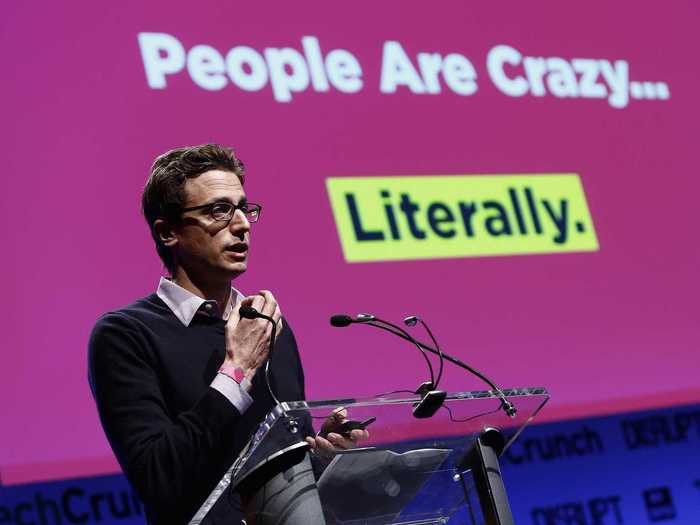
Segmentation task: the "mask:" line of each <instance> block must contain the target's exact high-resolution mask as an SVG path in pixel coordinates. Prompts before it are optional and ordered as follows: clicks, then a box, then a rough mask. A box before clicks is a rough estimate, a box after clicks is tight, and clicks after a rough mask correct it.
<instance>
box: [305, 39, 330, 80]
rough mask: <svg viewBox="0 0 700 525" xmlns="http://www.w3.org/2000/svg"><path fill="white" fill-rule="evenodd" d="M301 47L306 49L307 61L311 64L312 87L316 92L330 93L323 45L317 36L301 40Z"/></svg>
mask: <svg viewBox="0 0 700 525" xmlns="http://www.w3.org/2000/svg"><path fill="white" fill-rule="evenodd" d="M301 46H302V47H303V48H304V55H306V61H307V62H308V63H309V73H310V74H311V85H312V86H313V87H314V89H315V90H316V91H328V90H329V89H330V87H329V86H328V79H327V78H326V71H325V69H323V55H322V54H321V45H320V44H319V43H318V38H316V37H315V36H305V37H304V38H302V39H301Z"/></svg>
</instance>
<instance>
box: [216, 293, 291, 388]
mask: <svg viewBox="0 0 700 525" xmlns="http://www.w3.org/2000/svg"><path fill="white" fill-rule="evenodd" d="M244 304H245V305H248V306H251V307H253V308H255V309H256V310H257V311H258V312H260V313H262V314H265V315H267V316H269V317H272V318H273V319H274V320H275V322H276V323H277V335H279V333H280V332H281V330H282V321H281V317H282V313H281V312H280V309H279V305H278V304H277V300H276V299H275V297H274V295H272V293H271V292H270V291H268V290H261V291H260V292H259V293H258V294H257V295H254V296H251V297H246V298H245V299H243V301H241V302H240V303H238V304H237V305H236V307H235V308H234V310H233V311H232V312H231V316H230V317H229V319H228V321H227V322H226V358H225V359H224V364H225V365H231V366H234V367H236V368H241V369H243V371H244V372H245V377H246V378H247V379H248V380H249V381H252V379H253V376H254V375H255V371H256V370H257V369H258V368H259V367H260V365H262V363H263V362H264V361H265V358H266V357H267V354H268V352H269V350H270V337H271V335H272V325H271V324H270V322H269V321H267V320H265V319H242V318H241V316H240V314H239V309H240V307H241V306H242V305H244Z"/></svg>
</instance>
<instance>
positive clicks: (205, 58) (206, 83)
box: [187, 46, 226, 91]
mask: <svg viewBox="0 0 700 525" xmlns="http://www.w3.org/2000/svg"><path fill="white" fill-rule="evenodd" d="M187 71H188V72H189V74H190V77H192V80H194V82H195V84H197V85H198V86H199V87H201V88H204V89H208V90H209V91H216V90H218V89H222V88H223V87H224V86H225V85H226V76H225V75H224V73H225V71H226V65H225V64H224V57H222V56H221V54H220V53H219V52H218V51H217V50H216V49H214V48H213V47H210V46H194V47H193V48H192V49H190V51H189V53H187Z"/></svg>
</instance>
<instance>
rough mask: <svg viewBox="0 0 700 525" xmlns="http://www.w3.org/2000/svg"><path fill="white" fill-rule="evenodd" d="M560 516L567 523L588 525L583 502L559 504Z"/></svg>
mask: <svg viewBox="0 0 700 525" xmlns="http://www.w3.org/2000/svg"><path fill="white" fill-rule="evenodd" d="M559 517H560V519H561V520H562V521H563V522H564V523H566V524H567V525H569V524H572V525H588V524H587V523H586V512H585V510H584V508H583V504H582V503H564V504H563V505H559Z"/></svg>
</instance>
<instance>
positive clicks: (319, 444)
mask: <svg viewBox="0 0 700 525" xmlns="http://www.w3.org/2000/svg"><path fill="white" fill-rule="evenodd" d="M347 417H348V411H347V410H346V409H344V408H337V409H335V410H334V411H333V413H332V414H331V415H330V416H328V417H327V418H326V420H325V421H324V423H323V426H322V427H321V432H319V433H318V435H317V436H316V437H307V438H306V442H307V443H308V444H309V446H310V447H311V449H312V450H315V451H316V452H317V453H320V454H324V455H330V454H334V453H335V452H337V451H338V450H339V449H340V450H346V449H349V448H355V447H356V446H357V443H358V442H359V441H362V440H363V439H367V438H369V432H367V431H366V430H360V429H355V430H351V431H350V433H349V434H345V435H343V434H340V433H338V432H337V430H338V429H339V428H340V425H342V424H343V423H344V422H345V421H346V420H347Z"/></svg>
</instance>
